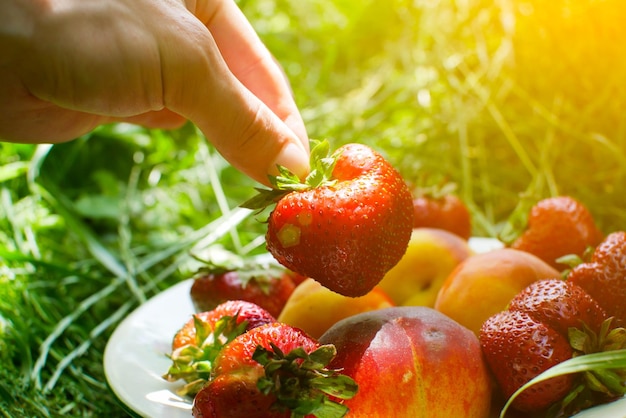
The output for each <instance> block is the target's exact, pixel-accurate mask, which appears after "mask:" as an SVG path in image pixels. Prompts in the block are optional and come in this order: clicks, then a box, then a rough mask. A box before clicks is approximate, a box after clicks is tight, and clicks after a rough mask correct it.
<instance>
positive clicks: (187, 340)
mask: <svg viewBox="0 0 626 418" xmlns="http://www.w3.org/2000/svg"><path fill="white" fill-rule="evenodd" d="M274 321H275V319H274V317H273V316H272V315H271V314H270V313H269V312H267V311H266V310H265V309H263V308H261V307H259V306H257V305H255V304H253V303H250V302H245V301H228V302H225V303H223V304H221V305H219V306H217V307H216V308H215V309H213V310H211V311H206V312H201V313H199V314H196V315H193V317H192V318H191V319H190V320H189V321H187V322H186V323H185V324H184V325H183V327H182V328H181V329H180V330H179V331H178V332H177V333H176V335H175V336H174V339H173V340H172V353H171V355H170V359H171V360H172V365H171V366H170V368H169V370H168V371H167V373H166V374H165V375H163V378H164V379H166V380H168V381H170V382H174V381H176V380H179V379H183V380H184V381H185V382H187V384H186V385H185V386H183V387H182V388H181V389H180V390H179V391H178V393H179V394H181V395H194V394H195V393H196V392H197V391H198V390H199V389H200V387H202V385H203V383H204V382H206V381H207V380H208V379H209V376H210V373H211V368H212V364H213V361H214V360H215V357H216V355H217V354H218V353H219V351H220V350H221V349H222V347H223V346H224V345H226V344H227V343H229V342H230V341H232V340H233V339H235V338H236V337H237V336H239V335H241V334H243V333H245V332H246V331H249V330H251V329H253V328H256V327H259V326H261V325H265V324H268V323H272V322H274Z"/></svg>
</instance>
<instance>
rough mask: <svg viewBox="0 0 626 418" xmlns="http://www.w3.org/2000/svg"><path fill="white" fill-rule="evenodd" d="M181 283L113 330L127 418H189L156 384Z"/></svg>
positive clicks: (476, 242) (108, 354)
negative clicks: (133, 417)
mask: <svg viewBox="0 0 626 418" xmlns="http://www.w3.org/2000/svg"><path fill="white" fill-rule="evenodd" d="M470 245H471V247H472V248H473V249H474V251H476V252H479V253H480V252H487V251H491V250H493V249H496V248H501V247H502V244H501V243H500V242H498V241H497V240H494V239H489V238H471V239H470ZM192 283H193V280H192V279H190V280H186V281H183V282H181V283H179V284H177V285H175V286H172V287H171V288H169V289H167V290H165V291H164V292H162V293H160V294H158V295H157V296H155V297H153V298H152V299H150V300H149V301H148V302H146V303H144V304H143V305H141V306H140V307H138V308H137V309H136V310H135V311H133V312H132V313H131V314H130V315H128V316H127V317H126V318H125V319H124V320H123V321H122V322H121V323H120V324H119V326H118V327H117V328H116V329H115V331H114V332H113V334H112V335H111V338H110V339H109V341H108V343H107V346H106V349H105V352H104V372H105V376H106V379H107V382H108V384H109V387H110V389H111V390H112V392H113V394H114V395H115V396H116V397H117V398H118V399H119V400H120V401H121V402H122V404H123V405H124V406H125V407H126V408H127V409H128V411H129V413H131V414H132V415H134V416H138V417H145V418H190V417H191V402H190V400H188V399H184V398H181V397H179V396H178V395H176V393H175V390H176V388H177V387H179V386H180V383H169V382H167V381H165V380H164V379H162V378H161V376H162V375H163V373H165V372H166V371H167V369H168V368H169V366H170V360H169V359H168V358H167V356H166V353H169V352H170V347H171V342H172V338H173V337H174V334H175V333H176V332H177V331H178V330H179V329H180V327H181V326H182V324H184V323H185V322H186V321H187V320H188V319H189V318H190V317H191V315H192V314H193V313H194V309H193V305H192V303H191V298H190V297H189V291H190V289H191V285H192ZM576 418H626V399H621V400H620V401H617V402H614V403H612V404H608V405H603V406H600V407H596V408H592V409H589V410H587V411H584V412H582V413H580V414H578V415H577V416H576Z"/></svg>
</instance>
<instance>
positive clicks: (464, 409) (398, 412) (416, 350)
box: [320, 306, 492, 418]
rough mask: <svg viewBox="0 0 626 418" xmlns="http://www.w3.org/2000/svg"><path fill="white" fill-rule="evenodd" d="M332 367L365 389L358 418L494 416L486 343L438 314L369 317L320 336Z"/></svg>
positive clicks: (402, 311) (352, 412) (352, 413)
mask: <svg viewBox="0 0 626 418" xmlns="http://www.w3.org/2000/svg"><path fill="white" fill-rule="evenodd" d="M320 342H321V343H322V344H334V345H335V347H336V348H337V356H336V357H335V359H333V361H332V362H331V364H330V367H333V368H341V369H343V370H342V373H343V374H346V375H348V376H351V377H352V378H353V379H355V381H356V382H357V384H358V385H359V390H358V392H357V394H356V396H355V397H354V398H352V399H350V400H347V401H345V405H346V406H347V407H348V408H349V412H348V414H347V416H348V417H351V418H377V417H379V418H390V417H403V418H404V417H411V418H487V417H489V412H490V406H491V393H492V386H491V380H490V376H489V373H488V369H487V367H486V365H485V363H484V361H483V357H482V351H481V349H480V344H479V342H478V338H477V337H476V336H475V335H474V334H473V333H472V332H471V331H469V330H468V329H466V328H464V327H462V326H461V325H459V324H458V323H456V322H455V321H453V320H451V319H450V318H448V317H446V316H445V315H443V314H442V313H440V312H437V311H436V310H434V309H432V308H428V307H424V306H402V307H393V308H387V309H382V310H377V311H371V312H366V313H362V314H359V315H355V316H352V317H350V318H347V319H344V320H342V321H340V322H338V323H337V324H335V325H333V326H332V327H331V328H330V329H329V330H328V331H327V332H326V333H324V335H322V337H321V338H320Z"/></svg>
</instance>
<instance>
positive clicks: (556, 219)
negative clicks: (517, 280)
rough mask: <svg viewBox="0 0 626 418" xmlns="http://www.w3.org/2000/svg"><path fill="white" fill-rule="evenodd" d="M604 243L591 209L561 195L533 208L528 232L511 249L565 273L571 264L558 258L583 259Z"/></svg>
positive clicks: (539, 203)
mask: <svg viewBox="0 0 626 418" xmlns="http://www.w3.org/2000/svg"><path fill="white" fill-rule="evenodd" d="M601 240H602V233H601V232H600V230H599V229H598V228H597V227H596V224H595V222H594V219H593V217H592V215H591V213H590V212H589V210H588V209H587V208H586V207H585V206H584V205H583V204H582V203H580V202H579V201H577V200H576V199H574V198H572V197H569V196H558V197H552V198H548V199H544V200H541V201H539V202H538V203H537V204H536V205H534V206H533V207H532V208H531V210H530V214H529V217H528V227H527V229H526V230H525V231H524V232H523V233H522V235H521V236H519V237H518V238H517V239H515V241H514V242H513V243H512V244H511V247H512V248H515V249H518V250H522V251H526V252H529V253H531V254H534V255H536V256H537V257H539V258H541V259H542V260H544V261H545V262H546V263H548V264H550V265H552V266H553V267H555V268H557V269H560V270H563V269H564V268H566V267H567V265H565V264H561V263H558V262H557V261H556V260H557V259H558V258H560V257H563V256H566V255H572V254H575V255H578V256H580V257H582V256H583V254H584V253H585V251H586V250H587V248H588V247H594V246H596V245H597V244H598V243H599V242H600V241H601Z"/></svg>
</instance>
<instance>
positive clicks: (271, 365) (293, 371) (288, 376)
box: [252, 344, 358, 418]
mask: <svg viewBox="0 0 626 418" xmlns="http://www.w3.org/2000/svg"><path fill="white" fill-rule="evenodd" d="M271 347H272V349H271V350H268V349H265V348H264V347H262V346H257V348H256V350H255V352H254V354H253V356H252V359H253V360H255V361H257V362H258V363H259V364H261V365H262V366H263V367H264V369H265V375H264V376H263V377H261V378H260V379H259V380H258V382H257V387H258V388H259V391H260V392H261V393H263V394H265V395H269V394H273V395H274V396H275V397H276V402H275V403H274V405H272V408H273V409H277V410H279V411H285V410H290V411H291V417H292V418H303V417H305V416H308V415H313V416H315V417H318V418H340V417H343V416H345V415H346V414H347V412H348V408H347V407H346V406H345V405H343V404H341V403H340V402H337V401H336V400H334V399H338V400H345V399H351V398H352V397H354V395H356V392H357V391H358V385H357V384H356V382H355V381H354V380H353V379H352V378H351V377H349V376H346V375H343V374H340V373H339V371H338V370H333V369H329V368H328V367H327V366H328V364H329V363H330V361H331V360H332V359H333V358H334V357H335V355H336V354H337V349H336V348H335V346H334V345H332V344H327V345H322V346H320V347H318V348H317V349H316V350H314V351H312V352H311V353H306V352H305V350H304V349H302V348H296V349H294V350H292V351H290V352H289V353H286V354H285V353H283V352H282V351H281V350H280V349H279V348H278V347H277V346H276V345H275V344H271ZM331 398H332V399H331Z"/></svg>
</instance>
